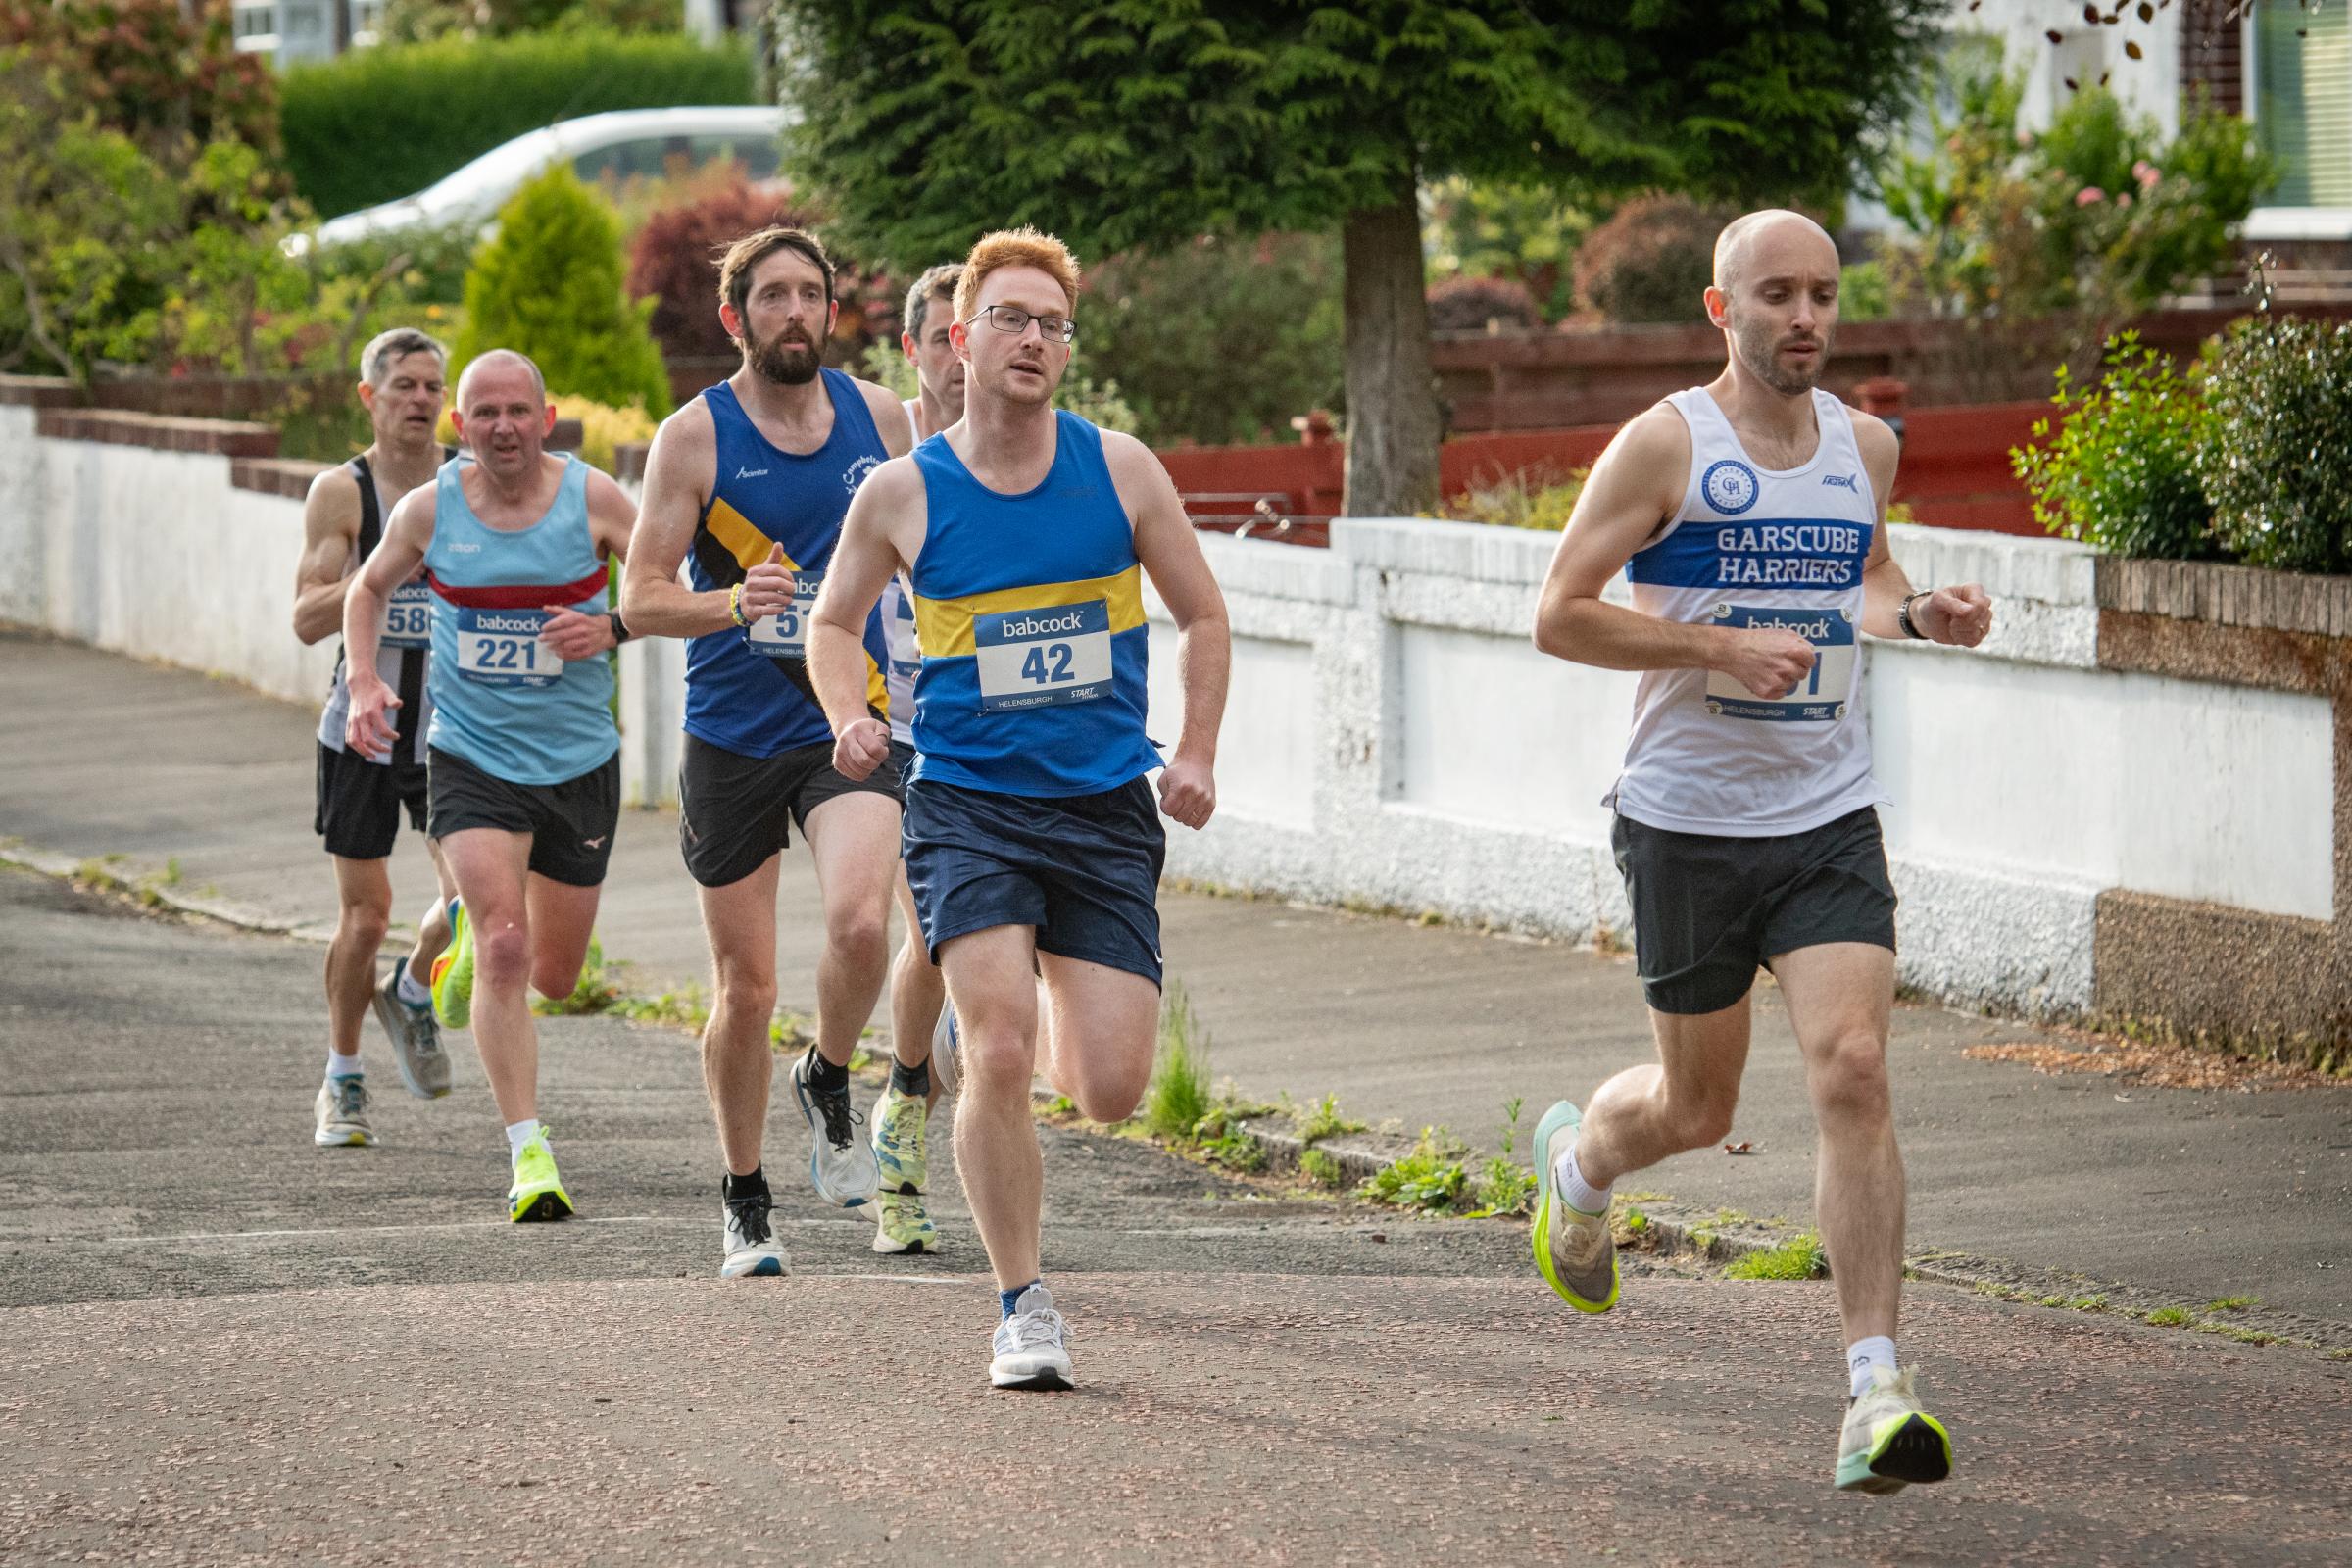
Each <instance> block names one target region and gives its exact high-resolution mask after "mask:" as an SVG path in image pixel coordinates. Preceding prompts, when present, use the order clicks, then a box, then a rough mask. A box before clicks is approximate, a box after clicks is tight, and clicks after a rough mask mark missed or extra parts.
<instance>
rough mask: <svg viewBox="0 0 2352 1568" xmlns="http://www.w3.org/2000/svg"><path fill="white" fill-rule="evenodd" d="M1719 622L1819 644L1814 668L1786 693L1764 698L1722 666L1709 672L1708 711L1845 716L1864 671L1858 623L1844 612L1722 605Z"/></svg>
mask: <svg viewBox="0 0 2352 1568" xmlns="http://www.w3.org/2000/svg"><path fill="white" fill-rule="evenodd" d="M1715 624H1716V625H1718V626H1755V627H1761V628H1763V629H1765V630H1778V631H1792V632H1794V633H1796V634H1797V635H1798V636H1799V637H1802V638H1803V639H1804V640H1805V641H1807V642H1809V643H1811V644H1812V645H1813V669H1812V672H1811V673H1810V674H1808V675H1806V677H1805V678H1804V679H1803V680H1800V681H1798V682H1797V683H1796V689H1795V690H1794V691H1792V692H1790V693H1789V695H1788V696H1786V697H1777V698H1763V697H1758V696H1757V695H1756V694H1755V693H1754V692H1751V691H1749V690H1748V689H1747V688H1746V687H1745V686H1742V685H1740V683H1739V682H1738V681H1737V680H1734V679H1733V678H1732V677H1731V676H1729V675H1726V674H1724V673H1723V672H1722V671H1721V670H1709V671H1708V672H1707V711H1708V712H1709V713H1712V714H1714V715H1716V716H1717V717H1719V718H1761V719H1777V720H1783V721H1787V720H1800V721H1801V720H1808V719H1809V720H1816V721H1819V720H1827V719H1839V718H1843V717H1844V716H1845V708H1846V704H1847V703H1849V702H1851V701H1852V700H1853V695H1854V676H1855V674H1856V672H1857V670H1858V669H1859V667H1860V666H1859V664H1858V662H1857V659H1856V655H1857V653H1858V645H1857V644H1856V642H1855V638H1854V623H1853V620H1852V619H1851V618H1850V617H1849V615H1848V614H1847V613H1846V612H1845V611H1843V610H1813V609H1806V608H1802V607H1788V606H1776V607H1774V608H1771V609H1759V608H1757V607H1755V606H1750V605H1717V606H1716V607H1715Z"/></svg>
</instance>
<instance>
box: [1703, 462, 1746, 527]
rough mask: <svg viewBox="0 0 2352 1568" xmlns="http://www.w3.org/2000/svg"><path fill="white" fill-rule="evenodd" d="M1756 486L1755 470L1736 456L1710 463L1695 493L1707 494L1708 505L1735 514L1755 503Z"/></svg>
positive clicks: (1718, 510) (1705, 495)
mask: <svg viewBox="0 0 2352 1568" xmlns="http://www.w3.org/2000/svg"><path fill="white" fill-rule="evenodd" d="M1758 489H1759V487H1758V486H1757V484H1756V470H1755V469H1753V468H1751V467H1749V466H1747V465H1746V464H1744V463H1741V462H1740V460H1739V459H1738V458H1724V459H1722V460H1720V461H1718V462H1715V463H1712V464H1709V465H1708V466H1707V471H1706V474H1705V476H1704V477H1702V478H1701V479H1700V480H1699V481H1698V493H1699V494H1700V495H1701V496H1703V497H1705V498H1706V503H1707V505H1708V506H1710V507H1713V508H1714V509H1715V510H1716V511H1717V512H1726V513H1731V514H1734V515H1738V514H1740V513H1742V512H1745V511H1746V510H1747V509H1748V508H1750V507H1752V506H1754V505H1755V504H1756V496H1757V494H1758Z"/></svg>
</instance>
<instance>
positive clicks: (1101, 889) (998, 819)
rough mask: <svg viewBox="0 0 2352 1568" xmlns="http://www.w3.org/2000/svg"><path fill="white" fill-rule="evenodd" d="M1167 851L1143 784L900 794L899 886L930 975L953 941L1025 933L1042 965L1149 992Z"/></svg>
mask: <svg viewBox="0 0 2352 1568" xmlns="http://www.w3.org/2000/svg"><path fill="white" fill-rule="evenodd" d="M1167 848H1168V838H1167V830H1166V829H1165V828H1163V827H1162V826H1161V825H1160V821H1159V807H1158V803H1157V802H1156V801H1155V800H1154V799H1153V798H1152V785H1151V783H1150V781H1149V780H1147V779H1142V778H1138V779H1132V780H1130V781H1129V782H1127V783H1125V784H1122V785H1120V786H1119V787H1118V788H1117V789H1115V790H1104V791H1103V793H1102V794H1100V795H1066V796H1034V795H997V794H993V793H991V792H989V791H986V790H967V789H964V788H961V787H960V786H958V785H955V784H941V783H936V782H933V781H930V780H926V779H917V780H915V781H914V782H913V783H911V784H909V785H907V886H908V887H909V888H911V889H912V890H913V893H914V907H915V912H916V914H917V915H918V916H919V917H920V918H921V921H922V927H923V941H924V943H925V944H926V945H927V947H928V949H929V952H930V955H931V961H932V962H933V963H937V962H938V961H939V950H940V949H941V948H942V947H945V946H946V945H947V944H948V943H949V942H951V941H953V940H955V939H956V937H959V936H966V935H968V934H970V933H971V932H974V931H984V930H987V929H988V928H989V927H991V926H1000V925H1030V926H1035V927H1037V947H1038V951H1039V952H1041V953H1054V954H1059V955H1060V956H1063V957H1065V958H1083V959H1085V960H1086V961H1088V962H1090V963H1100V964H1106V965H1108V966H1109V967H1110V968H1113V969H1124V970H1125V971H1127V972H1128V973H1129V974H1140V975H1142V976H1143V977H1144V978H1145V979H1147V980H1149V981H1151V982H1152V984H1153V985H1157V984H1159V977H1160V959H1159V906H1158V898H1159V869H1160V864H1161V862H1162V861H1163V860H1164V859H1165V858H1166V857H1167Z"/></svg>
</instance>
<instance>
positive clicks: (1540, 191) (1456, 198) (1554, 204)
mask: <svg viewBox="0 0 2352 1568" xmlns="http://www.w3.org/2000/svg"><path fill="white" fill-rule="evenodd" d="M1427 201H1428V204H1429V217H1428V219H1427V220H1426V221H1424V222H1423V224H1422V225H1421V233H1422V248H1423V250H1425V251H1426V252H1427V253H1428V255H1429V275H1430V276H1431V277H1432V278H1435V279H1438V280H1439V281H1441V282H1442V281H1444V280H1446V279H1447V278H1452V277H1498V278H1507V279H1509V280H1511V281H1513V282H1516V283H1519V284H1521V285H1523V286H1524V287H1525V288H1526V289H1527V291H1528V294H1529V296H1530V298H1532V299H1533V300H1534V301H1535V302H1536V303H1537V305H1538V307H1539V308H1540V310H1541V314H1542V316H1543V318H1544V320H1547V321H1556V320H1558V319H1560V318H1561V317H1563V316H1565V315H1567V314H1568V313H1569V311H1571V310H1572V309H1574V308H1575V304H1576V300H1575V289H1574V286H1573V284H1572V283H1571V281H1570V279H1569V275H1568V270H1569V264H1570V263H1572V262H1573V261H1575V259H1576V250H1577V247H1578V246H1579V245H1581V244H1582V243H1583V242H1584V238H1585V236H1586V235H1587V234H1588V233H1590V232H1592V229H1593V215H1592V214H1591V213H1589V212H1586V211H1584V210H1583V209H1582V208H1578V207H1572V206H1570V205H1568V204H1567V203H1565V202H1563V201H1562V200H1561V199H1560V197H1559V196H1558V194H1557V193H1556V192H1553V191H1550V190H1546V189H1544V188H1543V187H1541V186H1522V185H1498V184H1490V183H1483V182H1480V181H1475V180H1471V179H1466V178H1464V177H1462V176H1461V175H1458V174H1457V175H1453V176H1451V177H1449V178H1446V179H1442V180H1439V181H1438V182H1437V183H1436V184H1435V185H1432V186H1431V187H1429V189H1428V192H1427Z"/></svg>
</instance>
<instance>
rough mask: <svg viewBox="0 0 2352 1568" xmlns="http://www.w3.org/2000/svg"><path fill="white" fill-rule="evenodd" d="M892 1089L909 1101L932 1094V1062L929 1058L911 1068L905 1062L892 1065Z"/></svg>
mask: <svg viewBox="0 0 2352 1568" xmlns="http://www.w3.org/2000/svg"><path fill="white" fill-rule="evenodd" d="M890 1087H891V1088H893V1089H896V1090H897V1091H898V1092H899V1093H900V1094H902V1095H905V1096H907V1098H909V1099H914V1098H918V1097H920V1096H923V1095H927V1094H929V1093H930V1092H931V1062H930V1059H929V1058H928V1057H926V1058H924V1059H923V1060H921V1061H918V1062H916V1063H915V1064H914V1065H913V1066H911V1067H909V1066H907V1064H906V1063H905V1062H903V1061H894V1062H892V1063H891V1064H890Z"/></svg>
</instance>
